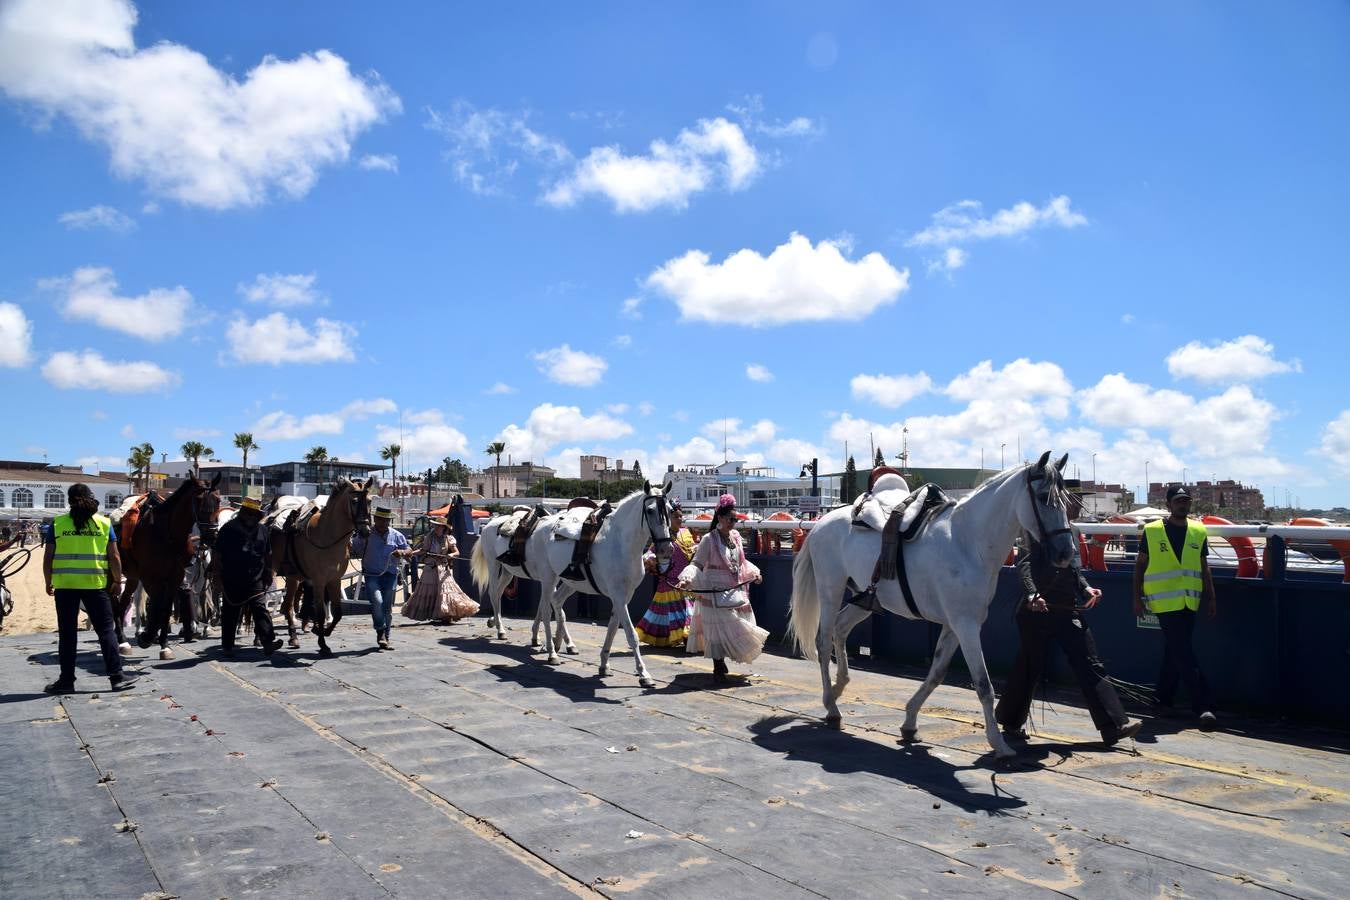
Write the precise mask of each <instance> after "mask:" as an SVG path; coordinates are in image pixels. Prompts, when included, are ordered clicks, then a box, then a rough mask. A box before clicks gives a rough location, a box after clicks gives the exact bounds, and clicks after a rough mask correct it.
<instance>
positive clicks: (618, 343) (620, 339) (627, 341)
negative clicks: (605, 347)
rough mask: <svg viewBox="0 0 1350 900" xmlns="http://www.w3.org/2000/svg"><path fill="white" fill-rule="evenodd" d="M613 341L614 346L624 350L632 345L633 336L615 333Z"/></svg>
mask: <svg viewBox="0 0 1350 900" xmlns="http://www.w3.org/2000/svg"><path fill="white" fill-rule="evenodd" d="M613 343H614V346H615V347H618V348H620V349H622V350H626V349H628V348H629V347H631V346H633V336H632V335H631V334H616V335H614V341H613Z"/></svg>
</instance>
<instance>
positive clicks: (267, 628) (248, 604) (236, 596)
mask: <svg viewBox="0 0 1350 900" xmlns="http://www.w3.org/2000/svg"><path fill="white" fill-rule="evenodd" d="M266 595H267V594H266V589H265V588H261V587H257V586H253V587H248V588H231V587H230V586H229V585H226V586H225V600H224V602H223V603H222V604H221V608H220V646H222V647H225V648H229V647H233V646H234V633H235V632H236V631H238V630H239V619H240V617H243V618H244V619H245V620H247V619H250V618H251V619H252V620H253V633H254V634H255V635H257V637H258V640H259V641H261V642H262V644H263V646H264V647H266V646H268V645H269V644H271V643H272V641H273V640H275V639H276V632H275V631H274V630H273V629H272V615H271V613H269V612H268V611H267V604H266V603H264V602H263V598H264V597H266Z"/></svg>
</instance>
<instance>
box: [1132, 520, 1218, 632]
mask: <svg viewBox="0 0 1350 900" xmlns="http://www.w3.org/2000/svg"><path fill="white" fill-rule="evenodd" d="M1207 534H1208V532H1206V531H1205V526H1204V525H1202V524H1201V523H1199V522H1194V521H1191V520H1189V519H1188V520H1187V521H1186V542H1185V545H1184V546H1183V547H1182V548H1181V559H1180V561H1178V560H1177V554H1176V553H1175V551H1174V550H1173V548H1172V542H1171V541H1170V540H1169V539H1168V537H1167V529H1166V528H1164V527H1163V520H1162V519H1156V520H1154V521H1152V522H1149V523H1148V524H1147V525H1145V526H1144V545H1145V548H1146V552H1147V553H1148V568H1147V569H1145V570H1144V598H1145V599H1146V600H1147V601H1148V611H1149V612H1151V613H1169V612H1176V611H1177V610H1181V609H1189V610H1192V611H1194V610H1197V609H1199V608H1200V595H1201V594H1202V593H1203V591H1204V587H1205V581H1204V577H1203V574H1202V572H1201V569H1200V565H1201V562H1202V558H1201V556H1200V551H1201V548H1202V547H1204V546H1205V538H1206V536H1207Z"/></svg>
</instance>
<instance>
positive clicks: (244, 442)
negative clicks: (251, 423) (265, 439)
mask: <svg viewBox="0 0 1350 900" xmlns="http://www.w3.org/2000/svg"><path fill="white" fill-rule="evenodd" d="M234 446H235V447H236V448H237V449H238V450H239V451H240V452H241V453H243V454H244V481H243V484H242V485H240V488H241V490H242V492H243V494H244V496H245V497H247V496H248V489H249V487H250V485H251V483H252V481H253V479H252V477H251V476H250V475H249V471H248V455H249V453H250V452H252V451H254V450H261V449H262V448H261V447H259V446H258V445H257V444H256V443H254V441H253V434H252V432H248V431H237V432H235V435H234Z"/></svg>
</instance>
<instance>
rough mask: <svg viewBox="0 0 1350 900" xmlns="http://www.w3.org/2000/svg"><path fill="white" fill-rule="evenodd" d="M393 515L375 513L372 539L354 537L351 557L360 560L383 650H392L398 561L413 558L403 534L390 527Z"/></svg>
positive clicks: (385, 512) (370, 537)
mask: <svg viewBox="0 0 1350 900" xmlns="http://www.w3.org/2000/svg"><path fill="white" fill-rule="evenodd" d="M393 518H394V514H393V513H392V512H390V511H389V510H387V509H383V508H381V509H377V510H375V521H374V527H373V528H372V529H371V531H370V536H369V537H362V536H361V535H359V534H353V535H352V556H353V557H356V558H359V559H360V560H361V576H362V578H363V579H364V583H365V593H366V602H367V603H369V604H370V618H371V621H372V622H373V623H374V625H375V642H376V644H377V645H378V646H379V648H380V649H381V650H393V649H394V645H393V644H391V643H390V642H389V626H390V622H391V620H392V619H393V616H394V588H395V586H396V585H397V584H398V561H399V560H400V559H405V558H407V557H409V556H412V555H413V551H412V548H411V547H409V546H408V539H407V538H406V537H404V536H403V532H401V531H398V530H397V529H394V528H390V527H389V525H390V522H391V521H392V519H393Z"/></svg>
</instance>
